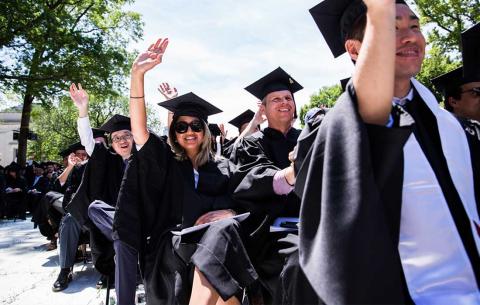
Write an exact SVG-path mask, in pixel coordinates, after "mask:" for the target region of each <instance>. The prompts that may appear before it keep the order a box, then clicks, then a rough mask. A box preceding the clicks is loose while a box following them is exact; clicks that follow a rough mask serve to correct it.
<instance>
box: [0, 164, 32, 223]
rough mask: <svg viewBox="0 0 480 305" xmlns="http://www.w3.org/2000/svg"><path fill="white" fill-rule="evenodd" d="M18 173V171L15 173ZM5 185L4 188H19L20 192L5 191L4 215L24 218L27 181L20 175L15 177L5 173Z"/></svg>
mask: <svg viewBox="0 0 480 305" xmlns="http://www.w3.org/2000/svg"><path fill="white" fill-rule="evenodd" d="M17 175H18V173H17ZM5 181H6V183H5V187H6V188H8V187H9V188H12V189H15V188H19V189H21V191H20V192H14V193H13V192H12V193H5V197H4V198H5V215H6V216H7V218H13V217H19V218H21V219H25V213H26V208H27V205H26V202H25V197H26V190H27V182H26V180H25V179H24V178H23V177H22V176H19V175H18V176H17V177H16V178H15V179H14V178H12V176H10V175H8V174H6V178H5Z"/></svg>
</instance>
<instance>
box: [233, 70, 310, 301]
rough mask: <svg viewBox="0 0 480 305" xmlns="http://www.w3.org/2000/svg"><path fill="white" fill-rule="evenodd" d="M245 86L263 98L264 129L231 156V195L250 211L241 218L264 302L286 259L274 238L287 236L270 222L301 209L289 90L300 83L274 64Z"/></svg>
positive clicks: (274, 290) (242, 141)
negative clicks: (234, 185) (234, 184)
mask: <svg viewBox="0 0 480 305" xmlns="http://www.w3.org/2000/svg"><path fill="white" fill-rule="evenodd" d="M245 89H246V90H247V91H249V92H250V93H252V94H253V95H254V96H255V97H257V98H258V99H260V100H262V105H261V106H260V107H261V109H262V112H263V113H264V114H265V115H266V117H267V120H268V127H267V128H265V129H264V130H262V131H258V132H256V133H253V134H252V135H250V136H247V137H243V138H241V139H240V140H239V141H238V143H237V144H236V147H234V149H233V151H232V154H231V160H232V161H233V162H234V163H236V164H237V166H238V168H237V170H236V172H235V179H236V182H237V183H238V187H237V188H236V190H235V194H234V198H235V199H236V200H238V201H239V202H241V203H242V204H243V205H244V206H245V207H246V208H247V209H248V210H250V211H252V214H251V216H250V217H249V219H247V220H246V222H245V227H246V228H248V231H249V232H250V237H249V245H248V249H249V254H250V256H251V257H252V259H253V261H254V264H255V267H256V269H257V272H258V273H259V275H260V278H261V281H262V284H263V288H265V290H264V293H263V295H264V301H265V302H267V303H269V302H272V297H273V296H274V295H275V294H276V293H277V286H278V284H279V275H280V272H281V271H282V268H283V266H284V260H285V258H284V257H283V256H280V255H279V253H278V252H279V250H281V249H282V248H284V245H283V243H278V240H279V238H283V237H285V235H286V234H285V233H284V232H279V233H270V226H271V225H273V223H274V221H275V219H277V218H278V217H298V214H299V209H300V200H299V198H298V197H297V196H296V195H295V194H294V193H293V192H292V189H293V186H291V185H292V184H294V177H292V176H293V167H291V161H290V159H289V154H290V152H292V151H293V150H294V147H295V145H296V143H297V138H298V136H299V134H300V130H298V129H295V128H293V127H292V123H293V120H294V117H295V114H296V109H295V101H294V98H293V93H295V92H297V91H298V90H300V89H302V86H301V85H300V84H299V83H298V82H296V81H295V80H294V79H293V78H292V77H291V76H290V75H288V74H287V73H286V72H285V71H284V70H283V69H282V68H277V69H275V70H274V71H272V72H271V73H269V74H267V75H266V76H264V77H263V78H261V79H260V80H258V81H256V82H255V83H253V84H251V85H250V86H248V87H247V88H245ZM290 174H292V175H291V176H290ZM292 178H293V179H292ZM289 179H290V182H289ZM293 225H295V224H293ZM294 229H295V227H294Z"/></svg>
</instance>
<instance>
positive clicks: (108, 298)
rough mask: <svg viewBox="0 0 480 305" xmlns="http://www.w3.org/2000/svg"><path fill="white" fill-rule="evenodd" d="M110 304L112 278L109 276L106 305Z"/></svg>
mask: <svg viewBox="0 0 480 305" xmlns="http://www.w3.org/2000/svg"><path fill="white" fill-rule="evenodd" d="M109 303H110V276H107V297H106V299H105V305H108V304H109Z"/></svg>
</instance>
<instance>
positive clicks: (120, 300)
mask: <svg viewBox="0 0 480 305" xmlns="http://www.w3.org/2000/svg"><path fill="white" fill-rule="evenodd" d="M367 8H368V10H367ZM311 14H312V16H313V17H314V19H315V21H316V23H317V25H318V27H319V28H320V31H321V32H322V34H323V35H324V37H325V39H326V41H327V44H328V46H329V47H330V49H331V51H332V53H333V54H334V56H336V57H337V56H339V55H341V54H343V53H345V52H346V53H348V55H349V56H350V58H351V59H352V61H353V62H354V63H355V73H354V74H353V77H352V79H351V80H349V81H348V82H345V83H344V84H343V85H344V93H343V95H342V96H341V97H340V98H339V100H338V102H337V104H336V105H335V107H333V108H332V109H325V108H321V107H320V108H315V109H312V110H310V111H309V112H308V113H307V114H306V115H305V117H304V118H300V119H302V120H303V123H304V125H305V128H304V129H303V130H299V129H296V128H294V127H293V125H294V122H295V121H296V120H297V119H299V118H298V115H297V109H296V101H295V93H296V92H297V91H299V90H301V89H302V88H303V87H302V86H301V85H300V84H299V82H298V81H297V80H295V79H294V78H293V77H292V76H291V75H290V74H289V73H287V72H286V71H285V70H283V69H282V68H280V67H279V68H276V69H274V70H273V71H272V72H270V73H268V74H267V75H265V76H263V77H261V78H260V79H258V80H256V81H254V82H253V83H252V84H250V85H249V86H247V87H246V88H245V89H246V90H247V91H248V92H249V93H251V94H252V95H253V96H254V97H255V99H257V100H258V109H257V110H256V112H254V111H251V110H246V111H245V112H243V113H241V114H240V115H238V116H237V117H235V118H233V119H232V120H231V121H230V122H229V123H230V124H232V125H233V126H235V127H237V128H238V132H239V135H238V136H237V137H235V138H230V139H228V138H227V137H226V134H225V130H224V126H223V124H220V125H217V124H208V119H209V117H210V116H212V115H214V114H217V113H219V112H221V111H222V110H221V109H219V108H217V107H215V106H214V105H212V104H211V103H209V102H208V101H206V100H204V99H203V98H201V97H199V96H198V95H196V94H194V93H192V92H190V93H185V94H180V95H179V94H178V92H177V90H176V89H175V88H174V87H171V86H170V85H169V84H167V83H163V84H161V85H160V87H159V90H160V92H161V93H162V94H163V95H164V96H165V98H166V101H164V102H162V103H160V104H159V105H160V106H162V107H164V108H165V109H167V110H168V111H169V118H168V130H169V131H168V135H167V136H157V135H156V134H154V133H153V132H151V131H150V130H149V129H148V127H147V115H146V113H147V111H146V104H145V94H146V93H145V90H144V81H145V77H146V76H147V75H148V72H149V71H151V70H152V69H154V68H156V67H158V66H160V65H161V63H162V60H163V55H164V53H165V52H166V50H167V47H168V44H169V40H168V38H167V39H158V40H157V41H156V42H154V43H153V44H152V45H151V46H150V47H149V48H148V49H147V50H146V51H144V52H142V53H140V54H139V56H138V57H137V58H136V60H135V61H134V63H133V65H132V69H131V78H130V81H131V84H130V104H129V106H130V116H129V117H127V116H123V115H119V114H115V115H113V116H112V117H111V118H110V119H109V120H107V121H106V122H105V123H104V124H103V125H102V126H99V129H95V128H92V127H91V126H90V121H89V117H88V114H89V110H88V105H89V98H88V93H87V91H86V90H84V89H83V88H82V86H81V85H80V84H78V85H77V84H72V85H71V86H70V96H71V99H72V101H73V103H74V105H75V107H76V108H77V109H78V119H77V122H76V124H77V128H78V133H79V139H80V141H79V142H78V143H75V144H72V145H71V146H70V147H68V148H67V149H66V150H64V151H63V152H62V156H63V160H64V161H63V164H62V165H60V164H58V163H55V162H44V163H41V164H38V163H36V162H31V163H29V164H28V165H27V167H26V168H21V167H20V166H18V165H17V164H15V163H12V164H10V165H9V166H8V167H7V168H5V174H4V175H2V176H1V178H0V179H1V180H0V183H1V200H2V201H1V207H2V211H1V216H2V217H4V218H16V219H23V220H24V219H25V217H26V212H27V211H28V212H29V213H30V214H31V215H32V221H33V222H34V224H35V226H38V227H39V229H40V232H42V234H43V235H45V236H46V237H47V238H48V239H49V240H50V241H51V243H50V245H49V247H48V250H51V249H55V248H56V245H57V239H58V244H59V261H60V272H59V275H58V278H57V280H56V281H55V283H54V284H53V287H52V289H53V291H56V292H58V291H62V290H64V289H66V288H67V287H68V284H69V282H70V281H71V280H72V268H73V265H74V262H75V258H76V252H77V248H78V246H79V244H80V243H81V242H80V241H81V240H82V235H83V236H86V240H87V241H88V243H89V244H90V248H91V255H92V261H93V264H94V265H95V268H96V269H97V270H98V271H99V272H100V273H101V274H102V278H100V280H99V282H98V283H97V285H98V286H115V288H116V293H117V304H122V305H123V304H130V305H131V304H134V302H135V289H136V286H137V285H138V283H139V282H143V283H144V285H145V292H146V300H147V303H148V304H192V305H193V304H351V303H354V304H369V303H379V304H397V303H398V304H404V303H419V304H434V303H435V304H453V303H463V304H478V303H480V289H479V287H480V220H479V218H480V213H479V211H480V158H479V156H480V123H479V120H480V72H479V71H480V69H479V67H480V65H479V64H478V63H479V58H480V51H479V50H480V48H479V45H480V43H479V41H480V24H477V25H475V26H474V27H472V28H471V29H469V30H468V31H466V32H465V33H464V34H462V38H463V41H462V47H463V50H464V52H463V55H464V56H463V67H461V68H459V70H458V69H457V70H455V71H452V72H451V73H448V74H446V75H443V76H441V77H439V78H437V79H435V80H433V82H434V84H435V86H437V89H438V90H439V91H441V92H442V93H443V94H444V97H445V105H446V108H447V110H448V111H446V110H444V109H442V108H440V107H439V105H438V102H437V100H436V99H435V97H434V96H433V94H432V93H431V92H430V90H429V89H428V88H426V87H425V86H423V85H422V84H420V83H419V82H418V81H416V80H415V79H414V77H415V75H416V74H417V73H418V72H419V71H420V69H421V65H422V62H423V57H424V54H425V47H426V43H425V39H424V37H423V35H422V33H421V31H420V27H419V20H418V17H417V16H416V15H415V14H414V13H413V12H412V10H411V9H410V8H409V6H408V5H407V4H406V3H405V2H404V1H402V0H397V1H393V0H392V1H390V0H388V1H367V0H365V1H357V0H355V1H337V0H326V1H323V2H321V3H320V4H319V5H317V6H316V7H314V8H313V9H312V10H311ZM332 16H333V17H332ZM334 17H335V18H334ZM332 33H333V34H334V35H332ZM472 50H473V51H472ZM147 94H148V92H147ZM264 123H265V124H264ZM262 124H264V125H266V126H265V127H264V128H261V126H260V125H262Z"/></svg>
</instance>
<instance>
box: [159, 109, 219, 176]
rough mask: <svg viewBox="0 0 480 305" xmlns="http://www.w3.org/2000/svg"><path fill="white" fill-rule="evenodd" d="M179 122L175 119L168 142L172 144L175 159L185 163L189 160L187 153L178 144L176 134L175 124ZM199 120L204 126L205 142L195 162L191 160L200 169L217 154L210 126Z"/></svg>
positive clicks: (169, 131)
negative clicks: (213, 146)
mask: <svg viewBox="0 0 480 305" xmlns="http://www.w3.org/2000/svg"><path fill="white" fill-rule="evenodd" d="M177 120H178V118H175V119H174V121H173V122H172V123H171V124H170V128H169V130H168V141H169V142H170V147H171V149H172V152H173V153H174V154H175V159H177V160H178V161H185V160H188V156H187V153H186V152H185V149H184V148H183V147H182V146H180V144H178V141H177V133H176V132H175V123H176V122H177ZM199 120H200V122H202V125H203V141H202V144H201V145H200V151H199V152H198V154H197V156H196V157H195V160H191V161H192V163H193V164H194V165H195V166H196V167H200V166H202V165H204V164H205V163H207V162H208V161H210V160H214V159H215V154H214V153H213V151H212V134H211V133H210V129H208V125H207V123H206V122H205V121H204V120H201V119H199Z"/></svg>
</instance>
